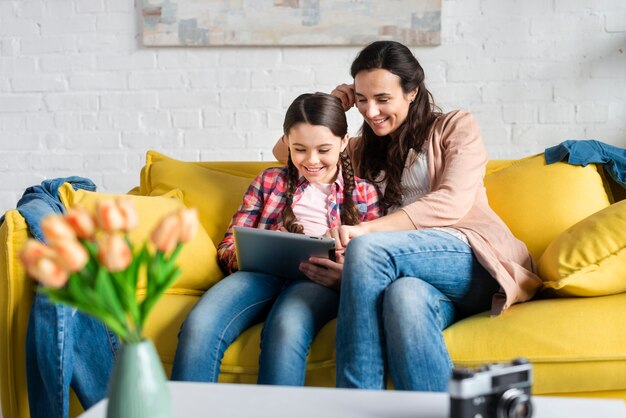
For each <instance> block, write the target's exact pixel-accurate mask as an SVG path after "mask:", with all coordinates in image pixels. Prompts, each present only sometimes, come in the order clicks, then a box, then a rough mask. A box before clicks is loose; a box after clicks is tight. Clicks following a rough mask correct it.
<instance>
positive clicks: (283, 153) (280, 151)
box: [272, 135, 289, 164]
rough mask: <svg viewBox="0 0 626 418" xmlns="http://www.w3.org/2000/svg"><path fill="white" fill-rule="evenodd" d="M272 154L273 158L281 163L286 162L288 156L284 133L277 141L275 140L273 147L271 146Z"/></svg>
mask: <svg viewBox="0 0 626 418" xmlns="http://www.w3.org/2000/svg"><path fill="white" fill-rule="evenodd" d="M272 154H274V158H276V160H278V161H280V162H281V163H282V164H286V163H287V158H289V146H287V143H286V142H285V135H283V136H281V137H280V138H279V139H278V141H276V144H275V145H274V148H272Z"/></svg>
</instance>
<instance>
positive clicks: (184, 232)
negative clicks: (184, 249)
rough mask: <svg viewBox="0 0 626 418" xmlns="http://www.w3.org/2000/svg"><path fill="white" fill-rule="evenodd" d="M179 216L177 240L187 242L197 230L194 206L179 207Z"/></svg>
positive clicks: (196, 212)
mask: <svg viewBox="0 0 626 418" xmlns="http://www.w3.org/2000/svg"><path fill="white" fill-rule="evenodd" d="M178 216H179V218H180V230H181V231H180V237H179V238H178V241H179V242H189V241H191V239H192V238H193V237H194V236H195V235H196V232H198V211H197V210H196V209H195V208H190V209H181V210H180V211H179V212H178Z"/></svg>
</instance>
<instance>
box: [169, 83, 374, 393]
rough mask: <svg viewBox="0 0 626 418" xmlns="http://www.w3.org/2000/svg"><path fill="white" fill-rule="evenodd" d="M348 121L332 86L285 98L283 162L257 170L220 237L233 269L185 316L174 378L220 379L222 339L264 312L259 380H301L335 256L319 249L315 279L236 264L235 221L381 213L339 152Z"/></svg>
mask: <svg viewBox="0 0 626 418" xmlns="http://www.w3.org/2000/svg"><path fill="white" fill-rule="evenodd" d="M347 130H348V126H347V121H346V117H345V113H344V110H343V107H342V105H341V102H340V101H339V100H338V99H337V98H335V97H333V96H331V95H328V94H324V93H315V94H303V95H301V96H299V97H298V98H296V100H295V101H294V102H293V103H292V104H291V106H289V109H287V113H286V115H285V122H284V124H283V131H284V138H285V141H286V142H287V144H288V146H289V158H288V163H287V166H286V167H275V168H269V169H267V170H265V171H263V172H262V173H261V174H259V175H258V176H257V178H256V179H255V180H254V181H253V182H252V184H251V185H250V187H249V188H248V190H247V192H246V193H245V195H244V198H243V202H242V204H241V206H240V208H239V210H238V211H237V213H235V215H234V216H233V219H232V221H231V224H230V226H229V228H228V231H227V232H226V235H225V237H224V239H223V240H222V242H221V243H220V244H219V246H218V258H219V261H220V263H221V265H222V266H223V268H224V269H225V270H227V271H228V272H229V273H231V274H230V275H229V276H228V277H226V278H224V279H222V280H221V281H220V282H218V283H217V284H216V285H215V286H213V287H212V288H210V289H209V290H208V291H207V292H206V293H205V294H204V296H202V298H201V299H200V300H199V301H198V303H197V304H196V306H195V307H194V308H193V310H192V311H191V313H190V314H189V317H188V318H187V319H186V320H185V322H184V323H183V325H182V327H181V331H180V334H179V342H178V349H177V351H176V357H175V358H174V367H173V370H172V376H171V378H172V380H189V381H204V382H216V381H217V379H218V376H219V373H220V364H221V361H222V357H223V355H224V352H225V351H226V349H227V348H228V346H230V344H231V343H232V342H233V341H234V340H235V339H236V338H237V337H238V336H239V335H240V334H241V333H242V332H243V331H244V330H245V329H247V328H249V327H250V326H251V325H253V324H256V323H258V322H261V321H263V320H265V324H264V327H263V332H262V334H261V355H260V358H259V375H258V383H261V384H276V385H303V384H304V379H305V374H306V356H307V353H308V350H309V347H310V345H311V341H312V340H313V338H314V337H315V335H316V334H317V332H318V331H319V330H320V328H322V326H323V325H324V324H326V323H327V322H328V321H330V320H331V319H332V318H334V317H335V316H336V315H337V309H338V304H339V294H338V292H337V289H338V287H339V282H340V280H339V276H340V275H338V274H337V272H338V271H341V264H340V263H336V262H333V261H330V260H327V259H316V262H317V263H318V265H320V266H321V267H324V268H325V269H324V270H326V271H328V274H318V275H316V276H315V278H311V279H312V280H307V279H302V280H289V279H279V278H277V277H273V276H270V275H266V274H262V273H253V272H245V271H237V259H236V254H235V250H234V245H233V236H232V227H233V226H234V225H239V226H247V227H253V228H263V229H281V228H284V229H286V230H288V231H290V232H298V233H305V234H308V235H316V236H319V235H323V234H324V233H326V232H327V231H328V229H329V228H332V227H338V226H340V225H341V224H347V225H355V224H358V223H360V222H361V221H369V220H373V219H375V218H377V217H379V216H381V215H382V213H381V207H380V205H379V202H378V192H377V190H376V188H375V187H374V186H373V185H372V184H371V183H368V182H366V181H364V180H361V179H356V178H355V177H354V176H353V172H352V167H351V163H350V160H349V159H348V157H347V155H346V154H345V153H344V150H345V148H346V146H347V144H348V139H349V137H348V134H347Z"/></svg>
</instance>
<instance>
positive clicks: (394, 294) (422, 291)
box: [383, 277, 454, 328]
mask: <svg viewBox="0 0 626 418" xmlns="http://www.w3.org/2000/svg"><path fill="white" fill-rule="evenodd" d="M383 313H384V316H385V318H386V319H387V320H388V321H396V322H400V323H402V322H407V321H418V322H419V321H422V322H424V321H429V320H431V321H436V322H437V323H438V324H439V327H440V328H445V327H447V326H448V325H449V324H450V323H451V322H452V320H453V318H454V307H453V304H452V302H451V301H450V300H449V299H448V298H447V297H446V296H445V295H444V294H443V293H441V292H440V291H439V290H437V289H436V288H435V287H433V286H432V285H430V284H428V283H427V282H425V281H423V280H420V279H419V278H416V277H402V278H399V279H397V280H395V281H394V282H393V283H391V284H390V285H389V286H388V287H387V289H386V290H385V295H384V298H383Z"/></svg>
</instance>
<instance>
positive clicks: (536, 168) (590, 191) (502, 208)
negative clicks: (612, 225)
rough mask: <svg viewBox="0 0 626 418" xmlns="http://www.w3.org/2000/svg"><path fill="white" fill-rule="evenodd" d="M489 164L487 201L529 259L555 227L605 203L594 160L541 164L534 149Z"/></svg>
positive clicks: (551, 236)
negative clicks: (528, 154)
mask: <svg viewBox="0 0 626 418" xmlns="http://www.w3.org/2000/svg"><path fill="white" fill-rule="evenodd" d="M491 167H495V169H493V168H492V169H489V168H490V167H488V174H487V175H486V176H485V187H486V188H487V196H488V198H489V204H490V205H491V207H492V208H493V210H494V211H495V212H496V213H497V214H498V215H499V216H500V217H501V218H502V220H503V221H504V222H505V223H506V224H507V225H508V226H509V228H510V229H511V231H512V232H513V234H515V236H516V237H517V238H519V239H521V240H522V241H524V243H526V246H527V247H528V250H529V251H530V253H531V254H532V255H533V257H534V259H535V260H539V258H540V257H541V254H542V253H543V251H544V250H545V249H546V247H547V246H548V244H550V242H552V240H553V239H554V238H556V237H557V236H558V235H559V234H560V233H561V232H563V231H564V230H566V229H567V228H569V227H570V226H572V225H573V224H575V223H576V222H578V221H580V220H582V219H584V218H586V217H587V216H589V215H591V214H593V213H595V212H597V211H599V210H602V209H604V208H605V207H607V206H609V205H610V201H609V197H608V195H607V193H606V191H605V189H604V185H603V182H602V177H601V176H600V174H599V173H598V171H597V169H596V167H595V165H591V164H590V165H588V166H586V167H581V166H574V165H569V164H566V163H563V162H559V163H555V164H550V165H546V162H545V159H544V157H543V154H537V155H534V156H531V157H527V158H523V159H520V160H514V161H510V162H507V163H506V164H501V165H499V166H494V165H492V166H491Z"/></svg>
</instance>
